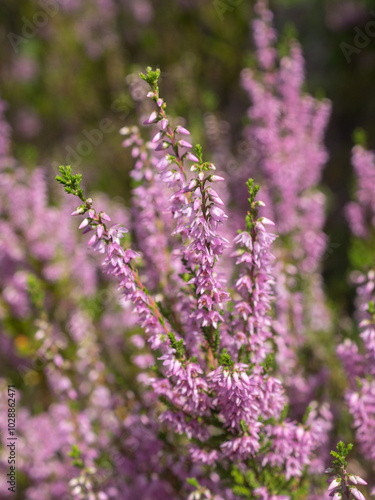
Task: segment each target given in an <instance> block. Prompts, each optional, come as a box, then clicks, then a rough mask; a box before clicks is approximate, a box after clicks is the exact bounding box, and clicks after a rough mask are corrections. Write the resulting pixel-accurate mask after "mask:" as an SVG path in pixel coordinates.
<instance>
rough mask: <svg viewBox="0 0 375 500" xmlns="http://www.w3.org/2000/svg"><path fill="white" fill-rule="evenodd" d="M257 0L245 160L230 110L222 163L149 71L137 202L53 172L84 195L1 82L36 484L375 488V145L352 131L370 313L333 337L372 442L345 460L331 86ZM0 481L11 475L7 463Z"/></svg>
mask: <svg viewBox="0 0 375 500" xmlns="http://www.w3.org/2000/svg"><path fill="white" fill-rule="evenodd" d="M100 3H101V2H99V1H98V2H95V4H93V6H92V7H90V8H92V9H93V12H94V13H95V12H96V9H97V8H98V5H99V4H100ZM192 3H193V2H192ZM130 4H131V5H132V8H134V9H135V10H136V9H141V7H139V6H138V7H136V3H135V2H134V4H133V3H131V2H130V3H129V5H130ZM59 5H60V4H59ZM103 5H108V7H109V10H108V16H107V17H104V18H103V19H100V23H103V25H106V23H109V24H108V26H111V23H112V22H113V10H111V9H112V8H114V6H115V2H113V3H112V2H111V1H108V2H104V3H103ZM147 5H148V3H147V2H144V3H143V6H144V7H143V8H144V9H146V10H147ZM61 8H62V9H64V10H66V12H74V11H75V10H77V9H81V8H84V6H83V4H82V5H79V4H77V5H73V4H71V3H70V2H62V3H61ZM256 14H257V18H256V20H255V22H254V34H255V43H256V54H255V65H254V66H253V67H252V68H251V69H249V68H248V69H245V70H244V72H243V78H242V81H243V85H244V87H245V89H246V90H247V91H248V93H249V96H250V98H251V101H252V105H251V107H250V109H249V113H248V115H249V119H250V123H249V125H248V126H247V127H246V128H245V130H244V135H243V141H242V145H243V146H244V152H245V155H242V156H241V157H240V158H239V159H238V161H237V160H235V162H236V163H235V165H236V168H235V172H234V171H233V170H231V166H233V164H234V163H233V161H234V160H233V155H232V154H231V152H230V150H229V144H228V143H226V142H225V141H223V142H222V141H221V139H220V138H219V139H218V136H217V133H216V132H217V131H216V130H215V127H217V122H216V121H215V120H216V119H215V117H213V116H212V115H210V116H206V117H205V121H206V125H207V126H208V127H209V135H210V134H211V135H210V140H211V139H214V140H213V142H214V143H215V144H214V148H213V153H214V155H215V162H211V161H209V160H208V158H207V157H206V156H205V153H204V151H203V148H202V147H201V146H200V145H199V144H197V145H195V146H193V141H192V140H191V139H190V137H191V135H193V134H190V131H189V130H188V128H190V126H188V125H187V123H188V122H187V121H185V120H184V119H183V118H181V117H177V118H172V117H171V116H170V114H169V108H167V104H166V102H165V100H164V98H163V97H162V95H161V94H160V89H159V80H161V72H160V70H158V69H157V70H152V69H151V68H147V72H146V74H141V75H140V76H141V78H140V79H139V81H138V82H136V81H135V77H134V75H132V76H131V87H132V89H133V94H134V96H136V99H135V100H136V101H137V104H136V106H135V108H136V109H137V111H138V112H139V114H140V115H141V122H143V125H146V128H144V127H138V126H127V127H122V128H121V130H120V134H121V135H122V136H123V138H124V140H123V143H122V145H123V147H124V148H127V149H129V150H130V154H129V155H128V156H127V157H131V158H132V163H133V167H132V170H131V173H130V177H131V184H132V189H131V199H130V208H129V209H124V208H123V207H122V206H118V204H117V203H114V202H111V201H109V200H108V199H107V197H105V196H103V195H102V194H100V193H98V194H93V196H92V198H91V197H88V195H87V194H86V193H85V191H84V189H83V187H82V185H81V184H82V175H81V174H79V173H76V171H75V169H74V168H72V167H71V166H70V165H67V166H61V167H60V175H59V176H58V177H57V180H58V182H59V183H60V184H61V185H62V186H63V187H64V190H65V191H66V193H68V194H69V195H73V196H74V199H73V197H72V196H66V197H64V198H61V197H60V193H59V192H58V191H57V190H56V189H55V187H52V186H50V185H49V183H48V174H47V172H46V171H45V170H44V169H42V168H38V169H34V170H33V171H29V170H28V169H27V168H25V167H23V166H22V165H19V164H18V163H17V162H16V161H15V160H14V159H12V157H11V148H10V128H9V126H8V125H7V123H6V122H5V120H4V119H3V117H2V112H3V109H4V105H3V103H2V102H1V103H0V132H1V138H0V229H1V231H0V290H1V301H0V346H1V349H0V356H1V358H0V359H1V378H0V389H1V392H0V410H1V412H2V414H3V412H4V413H5V411H6V405H7V400H6V397H5V394H6V385H7V380H9V379H11V380H12V381H15V382H16V383H17V402H18V408H17V439H18V445H17V450H18V451H17V471H18V478H17V481H18V485H17V491H18V494H19V497H20V498H28V499H31V500H33V499H38V500H44V499H45V500H52V499H54V498H57V497H59V498H63V499H64V500H65V499H68V498H76V499H77V500H78V499H82V500H84V499H89V500H109V499H124V500H127V499H131V498H142V499H145V500H151V499H152V500H155V499H156V500H159V499H160V500H161V499H166V498H167V499H176V500H177V499H180V498H188V499H189V500H193V499H213V500H214V499H215V500H220V499H222V500H231V499H233V500H235V499H239V498H250V499H254V500H255V499H261V500H292V499H293V500H297V499H306V500H318V499H319V500H322V499H323V498H326V499H328V498H334V499H336V500H337V499H348V500H349V499H357V500H362V499H363V498H365V497H364V494H363V493H362V491H365V490H364V489H363V486H366V484H367V481H368V482H369V483H371V480H372V477H371V472H370V471H371V470H372V468H373V462H374V449H373V448H374V447H373V442H372V435H373V431H374V428H375V427H374V387H373V385H374V384H373V371H374V370H373V361H374V359H373V358H374V352H375V350H374V345H373V344H374V342H373V341H374V325H375V307H374V303H375V298H374V297H373V295H374V293H373V292H374V287H375V284H374V283H375V274H374V271H373V270H372V267H373V265H372V254H371V250H370V251H369V249H371V248H372V246H371V245H372V233H373V227H372V226H373V199H372V198H373V196H372V190H373V182H372V181H371V179H372V178H373V174H374V168H375V167H374V166H375V161H374V154H373V153H372V152H369V151H367V150H366V149H365V148H364V147H363V146H360V145H357V146H355V148H354V149H353V164H354V167H355V170H356V174H357V177H358V182H357V186H358V188H357V190H356V192H355V195H354V199H353V202H352V204H351V205H349V207H348V209H347V213H348V216H349V219H350V223H351V226H352V231H353V233H354V235H355V237H354V239H353V251H352V255H353V259H352V260H353V262H352V263H353V268H354V269H356V270H357V272H356V273H354V274H353V275H352V278H353V281H354V282H355V283H356V285H357V286H358V298H357V300H356V309H357V310H356V312H355V320H356V321H357V322H358V323H359V328H360V330H359V332H357V331H356V329H355V327H353V335H352V337H353V339H352V340H350V339H346V340H344V341H343V342H341V343H340V344H339V345H338V346H337V352H338V356H339V358H340V359H341V360H342V365H343V367H344V368H345V373H346V377H347V381H344V380H343V381H342V385H344V384H346V382H347V385H346V386H345V388H346V390H345V400H346V403H347V408H348V410H349V414H350V416H351V418H352V423H353V428H354V437H355V440H356V444H357V446H356V451H357V454H356V455H355V458H356V459H351V460H350V462H349V461H348V460H347V456H348V453H349V451H350V450H351V448H352V445H348V446H345V445H344V443H343V442H341V441H340V442H339V443H338V445H337V451H333V452H331V455H332V457H333V460H332V463H331V464H330V465H329V449H330V447H331V445H332V443H333V442H334V443H337V441H338V440H339V439H341V434H342V428H343V426H344V425H346V424H347V416H346V415H345V414H342V413H343V412H342V408H343V404H342V401H341V400H342V399H344V398H342V395H341V394H340V393H339V391H336V392H333V391H330V387H329V386H332V385H334V383H335V380H334V379H332V373H331V372H330V368H331V366H329V367H327V366H325V364H324V361H325V360H326V359H327V358H328V357H329V355H330V354H329V353H330V351H332V350H333V348H334V343H335V341H334V339H333V335H332V331H333V330H334V329H335V327H336V325H335V324H334V323H333V317H332V315H331V314H330V313H329V312H328V307H327V303H326V298H325V295H324V290H323V285H322V276H321V272H322V269H321V260H322V257H323V254H324V251H325V247H326V236H325V234H324V232H323V225H324V221H325V196H324V195H323V193H322V192H321V191H320V190H319V183H320V180H321V172H322V168H323V166H324V163H325V162H326V159H327V154H326V151H325V148H324V145H323V135H324V131H325V127H326V123H327V119H328V115H329V110H330V105H329V103H328V102H327V101H320V100H317V99H314V98H312V97H311V96H309V95H308V94H307V93H306V92H305V90H304V87H303V80H304V69H303V58H302V52H301V48H300V47H299V45H298V44H297V42H296V41H292V42H290V43H289V42H288V43H287V44H286V45H284V46H283V47H282V55H280V49H279V48H278V47H277V34H276V31H275V30H274V28H273V26H272V13H271V11H270V10H269V8H268V5H267V3H266V2H265V1H263V0H259V1H258V2H257V4H256ZM94 18H95V16H94V17H93V18H88V22H92V21H93V20H94ZM98 22H99V21H98ZM111 40H112V41H111ZM107 41H108V43H109V45H108V47H110V46H111V43H115V42H114V41H113V39H111V37H109V38H108V39H107V38H105V43H107ZM86 42H87V44H88V45H87V46H86V50H88V51H90V50H93V52H92V53H90V54H91V56H92V57H98V56H99V54H98V53H95V43H93V44H92V43H91V42H92V41H91V40H90V38H89V37H88V38H87V40H86ZM146 87H147V90H145V89H146ZM142 92H143V93H144V95H145V96H146V94H147V99H144V100H143V98H142V97H141V93H142ZM167 109H168V113H167ZM210 127H211V128H210ZM150 131H151V132H150ZM215 134H216V135H215ZM125 157H126V156H125ZM215 165H216V166H215ZM217 168H218V169H219V170H220V171H219V172H218V171H217ZM249 177H250V178H249ZM254 179H256V181H258V179H259V185H258V184H257V182H255V180H254ZM245 193H246V194H245ZM77 199H78V200H79V201H78V206H77ZM261 199H264V200H265V201H266V203H264V202H263V201H261ZM70 213H72V215H73V216H74V218H73V219H72V220H70V216H69V214H70ZM77 217H79V218H82V220H81V221H80V224H79V228H80V229H81V230H82V233H83V234H84V235H88V237H89V240H88V246H89V248H90V249H91V251H90V252H87V251H86V250H85V249H84V247H83V245H82V243H81V238H80V237H79V236H78V235H77V231H76V229H75V221H76V218H77ZM85 238H86V236H85ZM363 249H365V250H366V251H367V254H366V259H362V260H361V255H362V253H361V252H362V250H363ZM358 256H359V257H358ZM102 271H104V273H103V272H102ZM322 339H323V341H322ZM330 363H331V365H332V364H335V363H336V364H339V363H338V360H337V359H336V358H334V359H333V361H332V359H330ZM330 377H331V379H330ZM0 426H1V431H2V432H1V450H0V472H1V473H2V475H3V476H5V474H6V471H7V461H6V460H7V453H6V426H5V424H4V422H3V421H2V420H0ZM347 427H349V425H348V426H347ZM345 432H346V435H347V434H349V435H350V429H349V428H347V429H346V430H345ZM351 437H353V436H351ZM357 459H358V461H357ZM366 460H367V462H366ZM328 465H329V466H328ZM327 466H328V468H327ZM324 471H325V472H326V473H327V474H329V475H330V477H329V479H328V484H326V482H325V476H324ZM362 477H363V478H364V479H362ZM365 479H366V480H367V481H365ZM370 487H374V485H373V484H370ZM0 492H1V496H3V497H4V498H8V497H9V496H10V494H9V491H8V490H7V488H6V485H4V484H3V483H1V486H0Z"/></svg>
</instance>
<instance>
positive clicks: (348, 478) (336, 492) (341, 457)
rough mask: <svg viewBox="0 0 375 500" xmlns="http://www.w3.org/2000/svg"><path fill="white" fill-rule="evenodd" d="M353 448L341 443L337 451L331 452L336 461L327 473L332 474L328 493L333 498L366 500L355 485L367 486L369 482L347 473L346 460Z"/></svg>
mask: <svg viewBox="0 0 375 500" xmlns="http://www.w3.org/2000/svg"><path fill="white" fill-rule="evenodd" d="M352 448H353V445H352V444H348V446H345V444H344V443H343V442H342V441H340V442H339V443H338V444H337V447H336V449H337V451H331V455H332V456H333V457H334V460H333V461H332V465H331V466H330V467H328V468H327V469H326V470H325V472H326V474H330V478H329V479H328V483H329V484H328V491H329V492H330V497H332V498H340V499H344V500H351V499H357V500H366V499H365V497H364V495H363V494H362V493H361V492H360V491H359V490H358V488H357V487H356V486H353V484H355V485H357V484H367V482H366V481H365V480H364V479H362V478H361V477H359V476H357V475H354V474H351V473H349V472H347V466H348V462H347V460H346V458H347V456H348V454H349V452H350V450H351V449H352Z"/></svg>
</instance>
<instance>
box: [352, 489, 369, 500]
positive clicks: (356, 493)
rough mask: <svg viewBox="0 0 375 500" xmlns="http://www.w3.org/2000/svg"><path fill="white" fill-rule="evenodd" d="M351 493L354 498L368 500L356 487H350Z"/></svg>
mask: <svg viewBox="0 0 375 500" xmlns="http://www.w3.org/2000/svg"><path fill="white" fill-rule="evenodd" d="M349 489H350V493H351V494H352V495H353V497H355V498H357V500H366V498H365V496H364V495H363V494H362V493H361V492H360V491H359V490H357V488H356V487H355V486H349Z"/></svg>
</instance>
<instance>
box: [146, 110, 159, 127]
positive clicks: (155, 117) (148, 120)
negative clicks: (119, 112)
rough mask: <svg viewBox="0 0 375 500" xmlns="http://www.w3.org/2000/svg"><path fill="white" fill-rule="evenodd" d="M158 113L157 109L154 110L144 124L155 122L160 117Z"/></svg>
mask: <svg viewBox="0 0 375 500" xmlns="http://www.w3.org/2000/svg"><path fill="white" fill-rule="evenodd" d="M158 116H159V115H158V113H157V112H156V111H153V112H152V113H151V114H150V116H149V117H148V118H147V120H145V121H144V122H143V123H144V125H149V124H150V123H155V122H156V121H157V119H158Z"/></svg>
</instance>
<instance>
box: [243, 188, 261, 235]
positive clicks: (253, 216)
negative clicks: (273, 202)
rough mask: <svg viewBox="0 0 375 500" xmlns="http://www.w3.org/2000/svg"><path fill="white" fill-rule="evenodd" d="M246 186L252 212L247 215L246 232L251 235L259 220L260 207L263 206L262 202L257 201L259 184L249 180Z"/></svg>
mask: <svg viewBox="0 0 375 500" xmlns="http://www.w3.org/2000/svg"><path fill="white" fill-rule="evenodd" d="M246 186H247V189H248V190H249V198H248V202H249V205H250V210H249V211H248V212H247V215H246V230H247V231H248V232H249V233H250V232H251V231H252V230H253V228H254V224H255V221H256V220H257V218H258V207H259V206H260V205H262V202H261V201H255V198H256V197H257V194H258V192H259V189H260V187H259V185H258V184H255V183H254V179H249V180H248V181H247V183H246Z"/></svg>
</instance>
